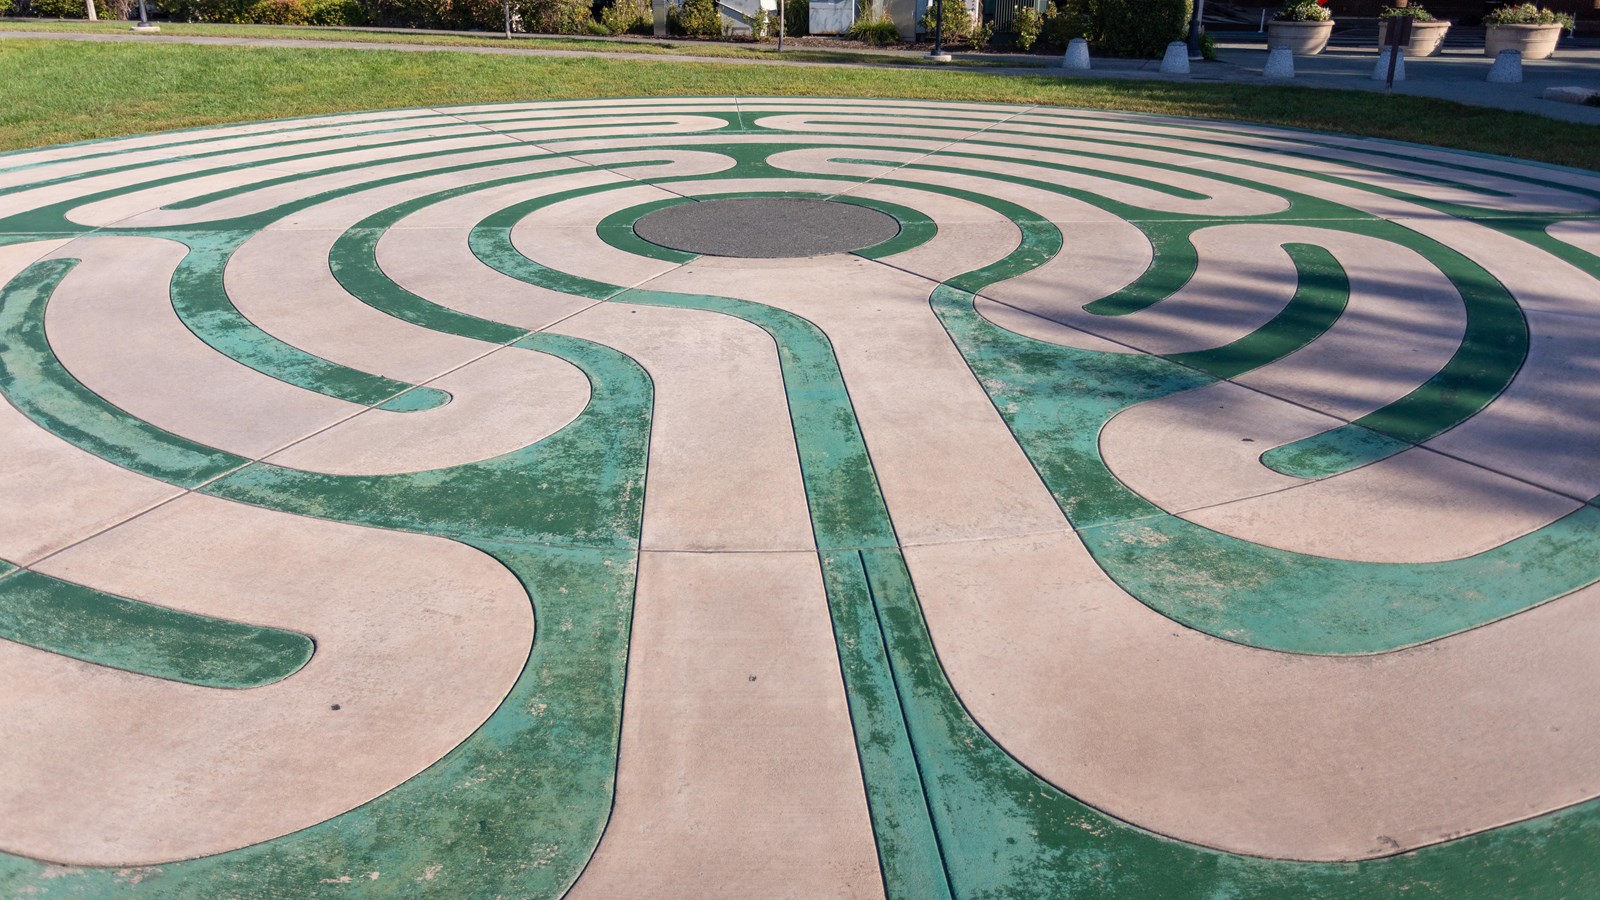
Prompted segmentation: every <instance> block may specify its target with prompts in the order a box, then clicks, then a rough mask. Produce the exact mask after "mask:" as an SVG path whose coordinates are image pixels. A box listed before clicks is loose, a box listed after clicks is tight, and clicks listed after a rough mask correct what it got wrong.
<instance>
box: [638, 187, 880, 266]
mask: <svg viewBox="0 0 1600 900" xmlns="http://www.w3.org/2000/svg"><path fill="white" fill-rule="evenodd" d="M633 231H634V233H635V234H637V235H638V236H639V237H641V238H644V239H645V240H647V241H649V242H650V243H652V244H657V245H660V246H662V247H670V248H672V249H674V250H684V251H687V252H689V253H699V254H701V255H703V256H736V257H743V258H747V259H778V258H783V257H806V256H822V255H824V254H827V253H848V252H850V251H851V250H860V249H861V248H863V247H871V246H872V245H874V244H881V243H883V242H884V241H886V240H888V239H890V238H892V237H894V236H895V235H897V234H899V233H900V223H899V222H898V221H896V220H895V218H894V217H893V216H890V215H887V214H885V213H881V212H878V211H877V210H875V209H867V208H866V207H864V206H855V205H853V204H849V203H839V202H835V201H829V200H811V199H806V198H802V197H748V198H746V197H741V198H736V199H727V200H706V201H702V202H699V203H680V204H678V205H677V206H669V207H667V208H666V209H660V210H656V211H655V212H653V213H650V214H648V215H645V216H642V217H640V218H639V220H638V221H637V222H635V223H634V224H633Z"/></svg>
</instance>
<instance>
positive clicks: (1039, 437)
mask: <svg viewBox="0 0 1600 900" xmlns="http://www.w3.org/2000/svg"><path fill="white" fill-rule="evenodd" d="M413 132H417V134H413ZM247 134H248V136H247ZM150 148H158V149H160V151H161V153H162V155H163V160H162V161H159V162H158V161H153V160H151V159H150V158H149V156H148V155H143V156H133V154H141V153H144V151H146V150H147V149H150ZM130 160H131V161H130ZM748 197H779V198H781V197H794V198H805V199H808V200H817V199H822V200H829V201H832V202H836V203H839V204H853V205H855V206H858V207H866V208H869V209H872V210H876V211H878V212H881V213H884V214H887V215H889V216H892V217H894V218H895V219H896V220H897V221H898V222H899V224H900V231H899V234H898V235H897V236H896V237H894V238H892V239H890V240H888V241H881V242H877V243H874V244H871V245H869V246H862V247H859V248H857V249H856V250H855V251H854V252H853V253H849V254H836V255H830V256H824V257H809V258H806V257H798V256H792V257H780V258H774V259H764V260H746V259H738V258H731V257H724V258H711V257H704V256H699V255H696V254H695V253H692V252H686V251H683V250H676V249H670V248H666V247H661V246H658V245H655V244H652V243H650V242H648V241H646V240H645V239H643V238H642V237H640V236H639V235H638V234H637V233H636V232H635V230H634V226H635V223H637V222H639V221H640V220H642V219H643V218H644V217H646V216H649V215H652V214H655V213H658V212H662V211H667V210H672V209H674V208H677V207H680V206H682V205H683V204H687V203H716V202H719V201H725V200H731V199H737V198H748ZM710 227H716V226H715V225H712V226H710ZM685 237H687V238H690V239H691V243H692V238H693V237H694V236H693V235H686V236H685ZM160 247H166V248H169V249H170V250H171V253H170V255H171V258H172V260H173V262H172V264H170V265H165V264H162V265H154V264H151V263H150V261H149V254H150V253H152V252H154V248H160ZM262 247H279V248H289V249H283V250H277V251H273V252H274V253H275V254H276V255H269V256H268V257H266V260H267V261H266V263H263V262H262V259H263V256H262V250H261V248H262ZM119 254H121V255H120V256H119ZM163 258H164V257H163ZM119 263H120V264H121V265H122V266H123V267H124V268H123V270H122V272H121V273H120V274H119V273H118V271H117V269H116V266H117V265H118V264H119ZM138 287H145V288H152V289H154V290H155V291H157V292H158V293H160V292H164V293H165V296H166V297H168V298H169V300H170V303H169V304H168V306H170V309H169V308H168V306H162V307H160V308H159V309H156V308H143V307H141V310H142V312H140V313H139V315H138V316H133V317H130V316H129V314H127V313H125V312H123V310H124V309H128V310H131V309H133V306H132V304H135V303H136V302H137V297H138V296H141V295H140V294H139V291H138V290H137V289H136V288H138ZM1597 297H1600V179H1597V178H1596V177H1594V176H1592V175H1587V174H1584V173H1581V172H1576V171H1567V170H1560V169H1556V168H1552V167H1548V166H1541V165H1537V164H1532V163H1522V162H1517V161H1514V160H1502V159H1493V158H1488V157H1483V156H1477V155H1469V154H1462V153H1453V152H1450V151H1444V150H1437V149H1432V148H1421V147H1411V146H1407V145H1401V144H1393V143H1383V142H1375V141H1362V140H1356V139H1346V138H1340V137H1336V136H1328V135H1319V134H1310V133H1301V132H1290V131H1284V130H1274V129H1264V128H1261V129H1256V128H1252V129H1247V130H1240V129H1232V128H1229V127H1226V126H1222V125H1217V124H1214V123H1206V122H1198V121H1185V120H1175V119H1157V118H1152V117H1142V116H1136V115H1124V114H1116V113H1088V112H1078V111H1073V110H1063V109H1046V108H1021V107H1004V106H983V105H964V104H955V103H948V104H945V103H917V102H909V101H882V102H878V101H828V100H810V99H803V100H788V99H761V98H738V99H730V98H684V99H682V100H647V101H604V102H598V101H597V102H594V103H584V102H561V103H545V104H511V105H504V106H490V107H474V108H462V109H451V110H410V111H403V112H398V113H373V114H357V115H350V116H336V117H326V118H316V119H307V120H296V121H289V122H283V123H276V124H274V125H273V126H271V127H269V128H267V129H265V130H264V131H263V130H250V131H248V133H247V131H246V130H245V129H242V128H216V129H205V130H200V131H196V132H184V133H178V134H170V135H157V136H149V137H143V138H131V139H124V140H115V141H106V142H99V143H93V144H84V145H73V146H69V147H64V148H49V149H45V150H39V151H23V152H20V153H13V154H7V155H0V393H3V394H4V396H5V398H6V401H7V403H6V405H5V407H4V408H3V409H0V458H5V459H7V460H8V464H7V466H6V467H5V468H4V469H0V508H5V509H7V510H9V511H11V513H10V515H8V516H7V520H8V522H7V527H5V528H0V721H3V722H5V723H6V725H5V727H4V728H5V731H6V733H7V741H8V743H10V744H12V745H13V746H14V747H15V748H16V752H15V753H14V754H11V755H10V758H9V759H7V760H4V761H0V808H3V809H9V810H12V811H14V813H15V814H13V815H7V816H0V894H4V895H6V896H45V897H77V896H95V897H98V896H123V895H132V896H152V897H223V896H238V897H302V896H323V895H329V896H331V895H334V894H336V893H337V894H350V893H355V894H361V895H372V896H396V895H398V896H441V897H461V896H525V897H560V896H564V895H567V894H569V893H570V894H571V895H572V896H574V897H585V896H591V897H606V896H662V897H666V896H730V897H731V896H739V897H747V896H778V895H795V896H830V897H831V896H862V897H869V896H887V897H895V898H926V897H952V898H1001V897H1008V898H1009V897H1041V898H1043V897H1052V898H1053V897H1069V896H1070V897H1102V896H1113V897H1140V898H1142V897H1152V896H1161V897H1197V898H1198V897H1207V898H1211V897H1284V896H1316V897H1369V896H1391V895H1400V894H1404V895H1405V896H1412V897H1440V898H1460V897H1486V898H1487V897H1503V896H1512V895H1515V896H1519V897H1574V896H1586V895H1589V894H1593V893H1597V892H1600V866H1596V865H1595V863H1594V859H1595V858H1596V852H1595V851H1596V849H1597V848H1600V800H1596V799H1595V798H1596V797H1597V796H1600V794H1597V793H1596V791H1597V788H1596V787H1595V785H1597V784H1600V781H1597V780H1596V776H1597V775H1600V769H1597V768H1596V764H1595V762H1594V760H1593V758H1592V753H1591V752H1590V748H1592V746H1593V742H1594V740H1596V739H1600V717H1596V716H1595V715H1594V714H1593V713H1594V707H1593V701H1592V699H1591V698H1592V697H1594V696H1600V694H1597V693H1596V691H1597V690H1600V665H1597V664H1596V662H1595V660H1594V655H1593V654H1592V652H1588V650H1587V648H1589V647H1592V640H1593V639H1594V638H1596V637H1600V613H1597V612H1596V609H1597V607H1596V606H1595V603H1594V598H1595V597H1596V592H1597V591H1600V587H1596V584H1597V582H1600V509H1597V508H1596V505H1595V503H1594V502H1593V501H1594V499H1595V498H1596V497H1597V496H1600V464H1597V463H1596V459H1595V457H1594V454H1593V452H1592V448H1593V447H1594V446H1596V443H1595V442H1596V441H1600V388H1596V387H1594V379H1592V378H1588V377H1587V375H1586V373H1588V372H1590V371H1591V370H1592V369H1593V366H1594V359H1595V356H1594V349H1593V348H1594V347H1595V346H1597V344H1596V343H1595V341H1596V339H1600V306H1597V305H1596V303H1595V298H1597ZM113 320H114V321H116V322H124V323H131V324H126V325H119V326H116V327H99V328H96V327H93V326H94V325H95V324H96V323H97V322H102V321H113ZM169 359H170V360H178V359H181V360H186V361H188V362H186V363H184V364H183V365H184V366H186V367H187V368H181V369H178V370H175V369H173V368H172V366H166V365H165V361H166V360H169ZM96 360H101V361H105V360H109V361H110V363H111V364H110V365H109V366H106V365H100V364H98V363H97V362H95V361H96ZM112 373H114V374H112ZM217 385H225V386H226V388H225V389H224V388H220V387H216V386H217ZM259 447H269V448H271V449H269V450H266V451H262V450H259V449H246V448H259ZM296 535H299V536H300V537H296ZM307 535H315V536H316V537H315V538H314V539H313V538H310V537H305V536H307ZM197 573H198V574H197ZM401 573H417V574H414V575H413V574H401ZM306 584H311V585H324V584H325V585H327V591H326V594H325V595H324V596H316V595H315V591H313V596H312V597H310V598H309V599H308V598H307V597H306V596H305V590H306V589H305V588H304V585H306ZM211 585H231V586H232V587H230V588H228V590H227V592H226V593H222V594H219V593H216V591H215V590H214V589H213V588H212V587H210V586H211ZM208 592H209V593H208ZM530 609H531V624H529V622H528V621H527V612H528V610H530ZM519 635H521V637H520V638H519V637H518V636H519ZM519 640H520V643H519ZM418 648H426V652H419V650H418ZM519 648H520V649H519ZM445 672H449V673H451V677H452V678H457V679H459V683H458V686H457V687H447V684H446V681H445V680H443V679H442V677H441V673H445ZM496 673H500V674H496ZM461 686H470V687H471V688H472V692H471V694H470V696H468V695H467V694H465V693H461V691H462V690H463V687H461ZM400 709H409V710H411V711H413V712H414V713H415V715H414V716H404V715H397V714H396V713H395V711H396V710H400ZM446 709H449V710H450V711H449V714H448V715H446V714H445V713H444V712H442V711H443V710H446ZM377 710H387V711H388V712H384V713H382V714H379V713H378V712H376V711H377ZM430 710H439V711H441V712H439V713H437V714H435V713H433V712H429V711H430ZM185 711H186V712H185ZM300 734H304V735H307V736H308V737H307V738H306V739H303V740H302V739H299V738H295V739H293V740H291V739H290V738H289V736H290V735H300ZM323 736H325V737H326V742H324V741H323V740H322V737H323ZM236 746H237V747H241V748H242V747H249V748H251V751H250V753H245V754H235V753H234V752H233V751H231V750H229V749H228V748H230V747H236ZM333 747H340V748H354V749H353V750H348V749H347V750H340V751H338V752H339V753H340V754H341V755H342V756H344V757H347V758H342V759H341V760H340V761H339V764H340V765H344V764H348V765H351V766H353V767H354V768H353V769H352V771H357V770H359V771H360V773H361V774H360V776H359V777H358V778H355V779H354V780H351V779H343V778H339V779H333V778H331V776H330V775H329V772H331V771H334V769H335V767H334V766H332V765H331V763H330V759H329V753H330V752H331V751H330V748H333ZM351 754H353V757H352V756H351ZM207 759H223V760H243V761H242V762H237V763H234V762H229V763H225V764H221V765H217V764H207V765H205V766H202V765H201V763H200V761H201V760H207ZM252 760H261V761H257V762H251V761H252ZM340 771H342V770H340ZM335 781H337V782H338V784H337V785H335V784H334V782H335ZM124 785H126V786H127V790H126V791H123V790H122V789H121V786H124ZM241 797H244V798H248V799H249V802H248V803H239V804H235V803H234V802H232V800H233V799H237V798H241ZM128 798H132V799H128ZM252 804H254V805H252ZM262 809H265V810H268V811H270V812H271V815H265V814H262V813H260V812H256V813H252V812H250V810H258V811H259V810H262Z"/></svg>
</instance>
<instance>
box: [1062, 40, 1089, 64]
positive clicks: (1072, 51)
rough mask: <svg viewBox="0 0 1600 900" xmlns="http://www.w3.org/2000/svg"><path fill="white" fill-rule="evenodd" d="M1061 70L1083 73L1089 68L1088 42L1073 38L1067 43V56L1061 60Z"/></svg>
mask: <svg viewBox="0 0 1600 900" xmlns="http://www.w3.org/2000/svg"><path fill="white" fill-rule="evenodd" d="M1061 68H1063V69H1077V70H1079V71H1083V70H1086V69H1088V68H1089V42H1088V41H1086V40H1084V39H1083V38H1073V39H1072V40H1071V41H1068V42H1067V55H1066V56H1063V57H1062V58H1061Z"/></svg>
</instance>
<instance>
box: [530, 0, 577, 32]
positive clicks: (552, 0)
mask: <svg viewBox="0 0 1600 900" xmlns="http://www.w3.org/2000/svg"><path fill="white" fill-rule="evenodd" d="M511 13H512V15H513V16H514V17H515V18H516V20H517V21H520V22H521V25H522V28H521V30H523V31H531V32H533V33H535V34H589V33H590V26H591V25H593V24H594V13H592V12H590V7H589V0H512V3H511Z"/></svg>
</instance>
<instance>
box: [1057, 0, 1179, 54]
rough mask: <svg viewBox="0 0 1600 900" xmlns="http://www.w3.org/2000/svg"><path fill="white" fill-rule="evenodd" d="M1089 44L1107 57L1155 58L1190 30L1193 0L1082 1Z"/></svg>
mask: <svg viewBox="0 0 1600 900" xmlns="http://www.w3.org/2000/svg"><path fill="white" fill-rule="evenodd" d="M1081 2H1082V4H1083V8H1084V11H1085V13H1086V15H1085V18H1086V19H1087V24H1088V27H1087V28H1086V29H1085V30H1086V31H1087V34H1086V35H1085V36H1086V37H1087V38H1088V39H1089V43H1091V44H1094V45H1095V48H1096V49H1098V50H1099V51H1100V52H1101V53H1104V54H1106V55H1107V56H1133V57H1141V58H1145V59H1153V58H1156V57H1159V56H1161V55H1162V54H1163V53H1165V52H1166V49H1167V45H1168V44H1170V43H1172V42H1173V41H1178V40H1182V39H1183V36H1184V35H1185V34H1187V33H1188V31H1189V16H1190V11H1191V9H1192V7H1190V5H1189V0H1081Z"/></svg>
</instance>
